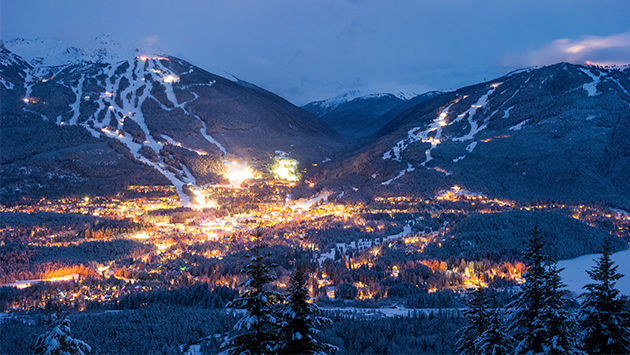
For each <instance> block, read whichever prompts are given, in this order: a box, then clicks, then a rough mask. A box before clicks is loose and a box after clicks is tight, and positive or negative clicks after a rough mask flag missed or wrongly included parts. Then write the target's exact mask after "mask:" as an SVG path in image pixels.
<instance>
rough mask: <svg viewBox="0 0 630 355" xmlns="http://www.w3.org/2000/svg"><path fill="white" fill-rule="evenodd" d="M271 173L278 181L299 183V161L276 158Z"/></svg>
mask: <svg viewBox="0 0 630 355" xmlns="http://www.w3.org/2000/svg"><path fill="white" fill-rule="evenodd" d="M271 173H272V174H273V176H274V177H275V178H276V179H279V180H286V181H298V180H300V175H299V174H298V161H297V160H295V159H291V158H285V157H276V158H274V160H273V166H272V168H271Z"/></svg>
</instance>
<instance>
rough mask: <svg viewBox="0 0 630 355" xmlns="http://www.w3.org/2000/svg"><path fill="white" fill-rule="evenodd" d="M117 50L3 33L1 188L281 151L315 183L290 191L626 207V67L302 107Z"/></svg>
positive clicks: (187, 178)
mask: <svg viewBox="0 0 630 355" xmlns="http://www.w3.org/2000/svg"><path fill="white" fill-rule="evenodd" d="M42 48H43V49H42ZM111 48H114V49H111ZM116 48H118V47H116V46H115V45H114V44H112V43H110V42H109V41H108V40H107V39H106V38H101V39H98V40H96V41H95V44H94V47H93V48H89V49H78V48H74V47H64V46H63V45H62V44H60V43H57V42H55V43H52V44H51V43H48V42H45V41H41V40H35V41H27V40H14V41H9V42H5V43H4V44H3V45H2V46H1V47H0V99H1V100H2V106H1V113H2V130H1V132H0V134H1V136H0V137H1V139H2V142H1V144H2V146H1V148H2V149H1V151H0V152H1V153H0V154H1V163H2V165H1V166H0V169H1V170H0V176H1V179H2V184H1V187H0V198H1V199H2V201H5V202H6V201H15V200H16V199H19V198H23V197H24V196H31V197H37V196H61V195H64V194H68V193H75V194H84V193H103V194H105V193H114V192H116V191H119V190H120V189H121V188H124V186H127V185H129V184H173V185H175V186H176V187H177V188H178V189H179V191H180V193H182V192H183V189H184V186H185V185H186V184H193V185H204V184H208V183H217V182H225V177H224V174H225V170H226V163H227V162H232V161H237V162H240V163H242V164H247V165H248V166H251V167H252V168H254V169H256V170H258V171H260V172H261V173H262V174H268V172H269V165H270V164H271V162H272V159H273V157H274V156H277V155H279V154H280V155H282V156H288V157H291V158H294V159H296V160H298V161H299V162H300V169H301V170H302V173H303V174H305V177H306V178H308V179H310V180H312V181H316V185H315V188H308V187H298V189H297V191H296V194H297V193H302V194H309V193H310V194H312V193H314V192H316V191H318V190H323V189H326V190H328V191H336V192H337V193H338V195H341V193H342V192H343V195H342V196H343V198H344V199H367V198H371V197H373V196H374V195H377V194H379V195H383V194H385V195H400V194H416V195H427V196H428V195H433V194H435V193H437V192H438V191H439V190H441V189H446V188H449V187H450V186H452V185H455V184H458V185H461V186H465V187H466V188H467V189H469V190H473V191H479V192H482V193H486V194H489V195H493V196H501V197H506V198H511V199H518V200H530V201H531V200H534V201H538V200H545V201H547V200H555V201H567V202H580V203H581V202H584V203H601V204H607V205H612V206H616V207H620V208H625V209H630V185H628V183H627V182H628V181H630V93H629V91H630V68H604V67H594V66H582V65H573V64H568V63H559V64H555V65H550V66H546V67H539V68H528V69H523V70H519V71H515V72H512V73H509V74H507V75H505V76H503V77H500V78H497V79H495V80H491V81H488V82H484V83H480V84H477V85H472V86H468V87H464V88H461V89H458V90H456V91H452V92H429V93H425V94H422V95H416V96H413V95H400V94H387V93H384V94H371V95H363V94H362V93H360V92H351V93H348V94H346V95H342V96H340V97H336V98H333V99H329V100H322V101H315V102H312V103H309V104H307V105H305V106H304V107H303V108H299V107H296V106H294V105H292V104H291V103H289V102H288V101H286V100H284V99H282V98H281V97H278V96H276V95H274V94H273V93H271V92H269V91H266V90H264V89H262V88H259V87H257V86H255V85H253V84H251V83H247V82H245V81H242V80H237V79H235V80H229V79H227V78H223V77H221V76H218V75H215V74H212V73H209V72H207V71H205V70H203V69H201V68H199V67H196V66H194V65H193V64H191V63H188V62H186V61H184V60H182V59H179V58H177V57H173V56H168V55H164V54H160V55H156V54H150V53H147V52H142V51H136V50H132V51H128V50H122V49H120V48H118V49H116ZM41 53H50V55H49V56H46V55H41ZM21 54H24V56H21ZM301 188H303V191H302V192H300V189H301ZM182 196H183V197H184V198H185V195H184V194H182Z"/></svg>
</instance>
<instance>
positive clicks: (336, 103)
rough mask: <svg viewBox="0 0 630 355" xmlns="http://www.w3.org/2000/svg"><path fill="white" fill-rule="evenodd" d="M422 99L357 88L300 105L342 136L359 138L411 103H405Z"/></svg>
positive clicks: (421, 96) (413, 95)
mask: <svg viewBox="0 0 630 355" xmlns="http://www.w3.org/2000/svg"><path fill="white" fill-rule="evenodd" d="M422 98H428V96H426V94H423V95H416V94H414V93H405V92H399V93H398V94H396V95H394V94H389V93H378V94H368V95H362V93H361V91H360V90H354V91H350V92H348V93H345V94H343V95H340V96H337V97H334V98H331V99H328V100H320V101H314V102H311V103H308V104H306V105H304V106H303V107H302V108H303V109H305V110H307V111H309V112H311V113H313V114H314V115H316V116H318V117H320V118H322V119H323V120H324V121H326V122H327V123H328V124H330V125H331V126H332V127H333V128H334V129H335V130H336V131H337V132H339V133H341V134H342V135H344V136H348V137H352V138H359V137H366V136H369V135H371V134H373V133H374V132H376V131H377V130H378V129H379V128H381V127H382V126H383V125H384V124H385V123H386V122H387V120H389V119H390V118H392V117H394V116H395V115H396V114H398V113H400V112H402V111H404V110H405V109H406V108H408V107H411V106H413V105H411V106H409V105H408V103H412V102H414V103H416V104H417V103H420V102H421V101H422ZM390 111H391V113H390Z"/></svg>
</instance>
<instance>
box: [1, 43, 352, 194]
mask: <svg viewBox="0 0 630 355" xmlns="http://www.w3.org/2000/svg"><path fill="white" fill-rule="evenodd" d="M0 56H1V58H0V73H1V75H2V77H1V79H2V81H1V84H2V85H0V95H1V98H2V102H3V105H2V126H3V129H2V177H3V184H2V190H1V191H0V194H1V196H2V198H3V199H7V200H12V199H16V198H19V197H20V196H24V195H33V196H39V195H44V194H50V193H52V194H54V195H63V194H65V193H95V192H98V193H110V192H114V191H116V190H118V189H120V188H122V187H123V186H125V185H129V184H172V185H175V186H176V187H177V188H178V190H179V191H180V192H181V190H182V187H183V186H184V185H185V184H196V185H202V184H208V183H220V182H224V181H225V178H224V172H225V164H224V162H225V161H237V162H240V163H242V164H248V165H250V166H253V167H254V168H255V169H258V170H260V171H263V172H264V171H265V167H266V166H267V165H269V164H270V161H271V159H272V158H273V156H274V155H276V154H279V152H282V154H284V155H285V156H289V157H291V158H294V159H297V160H298V161H300V162H301V163H302V164H305V165H308V164H309V162H312V161H321V160H323V159H325V158H329V157H331V156H334V154H335V152H337V151H339V150H340V149H341V148H342V147H343V145H342V144H341V143H340V140H339V139H338V135H337V134H336V133H335V132H334V131H333V130H332V129H331V128H330V126H329V125H327V124H326V123H325V122H323V121H322V120H321V119H319V118H317V117H315V116H313V115H311V114H310V113H308V112H306V111H304V110H302V109H300V108H298V107H296V106H294V105H292V104H291V103H289V102H288V101H286V100H284V99H282V98H280V97H278V96H276V95H274V94H272V93H270V92H268V91H265V90H263V89H261V88H259V87H256V86H254V85H252V84H249V83H247V82H243V81H232V80H228V79H226V78H223V77H220V76H217V75H214V74H211V73H209V72H207V71H204V70H203V69H200V68H198V67H196V66H194V65H192V64H190V63H188V62H186V61H184V60H182V59H179V58H176V57H171V56H155V55H153V56H148V55H140V54H138V55H135V56H132V57H130V58H124V59H120V58H118V59H117V60H112V61H86V60H83V59H77V60H76V61H69V62H66V63H63V64H61V65H55V66H45V65H44V66H42V65H39V66H38V65H37V63H40V62H41V61H36V60H32V62H34V63H35V64H31V63H29V62H27V61H26V60H24V59H23V58H21V57H20V56H19V55H17V54H15V53H13V52H11V51H10V50H9V49H7V48H5V47H4V46H2V47H1V48H0ZM105 58H109V57H107V56H105ZM180 196H183V195H182V194H181V193H180Z"/></svg>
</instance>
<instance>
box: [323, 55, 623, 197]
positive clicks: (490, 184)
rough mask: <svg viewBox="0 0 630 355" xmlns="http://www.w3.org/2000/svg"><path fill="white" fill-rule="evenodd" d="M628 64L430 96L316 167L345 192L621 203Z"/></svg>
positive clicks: (514, 77)
mask: <svg viewBox="0 0 630 355" xmlns="http://www.w3.org/2000/svg"><path fill="white" fill-rule="evenodd" d="M629 89H630V68H628V67H626V68H602V67H593V66H581V65H573V64H568V63H559V64H555V65H551V66H546V67H541V68H530V69H524V70H519V71H515V72H512V73H510V74H508V75H506V76H503V77H501V78H497V79H495V80H492V81H489V82H485V83H481V84H477V85H473V86H468V87H464V88H461V89H459V90H456V91H453V92H448V93H443V94H439V95H436V96H434V97H432V98H430V99H428V100H426V101H424V102H422V103H420V104H418V105H416V106H414V107H412V108H410V109H407V110H405V111H404V112H402V113H400V114H399V115H397V116H395V117H394V118H392V119H391V120H389V121H388V122H387V123H385V124H384V125H383V127H382V128H381V129H380V130H379V131H378V132H376V133H375V134H374V135H373V139H371V141H370V142H368V143H366V144H365V145H363V146H362V147H360V148H358V149H355V150H353V151H352V152H350V153H348V154H346V156H345V157H343V158H342V159H339V160H337V161H331V162H328V163H326V164H323V165H322V166H320V167H319V170H318V171H317V172H316V173H315V175H316V178H315V179H316V180H317V181H321V182H323V183H324V184H326V185H328V186H331V185H332V186H336V187H337V189H338V190H341V191H344V198H349V199H353V198H355V199H364V198H365V197H369V196H374V195H375V194H380V195H391V196H395V195H400V194H415V195H421V196H422V195H425V196H432V195H434V194H436V193H437V192H438V191H440V190H441V189H448V188H449V187H450V186H453V185H460V186H464V187H466V188H468V189H470V190H473V191H478V192H482V193H485V194H488V195H490V196H502V197H507V198H511V199H515V200H526V201H565V202H571V203H597V204H607V205H613V206H616V207H620V208H625V209H627V208H629V207H630V186H629V185H628V184H627V181H628V179H630V143H629V142H630V140H629V139H628V138H630V93H629Z"/></svg>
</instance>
